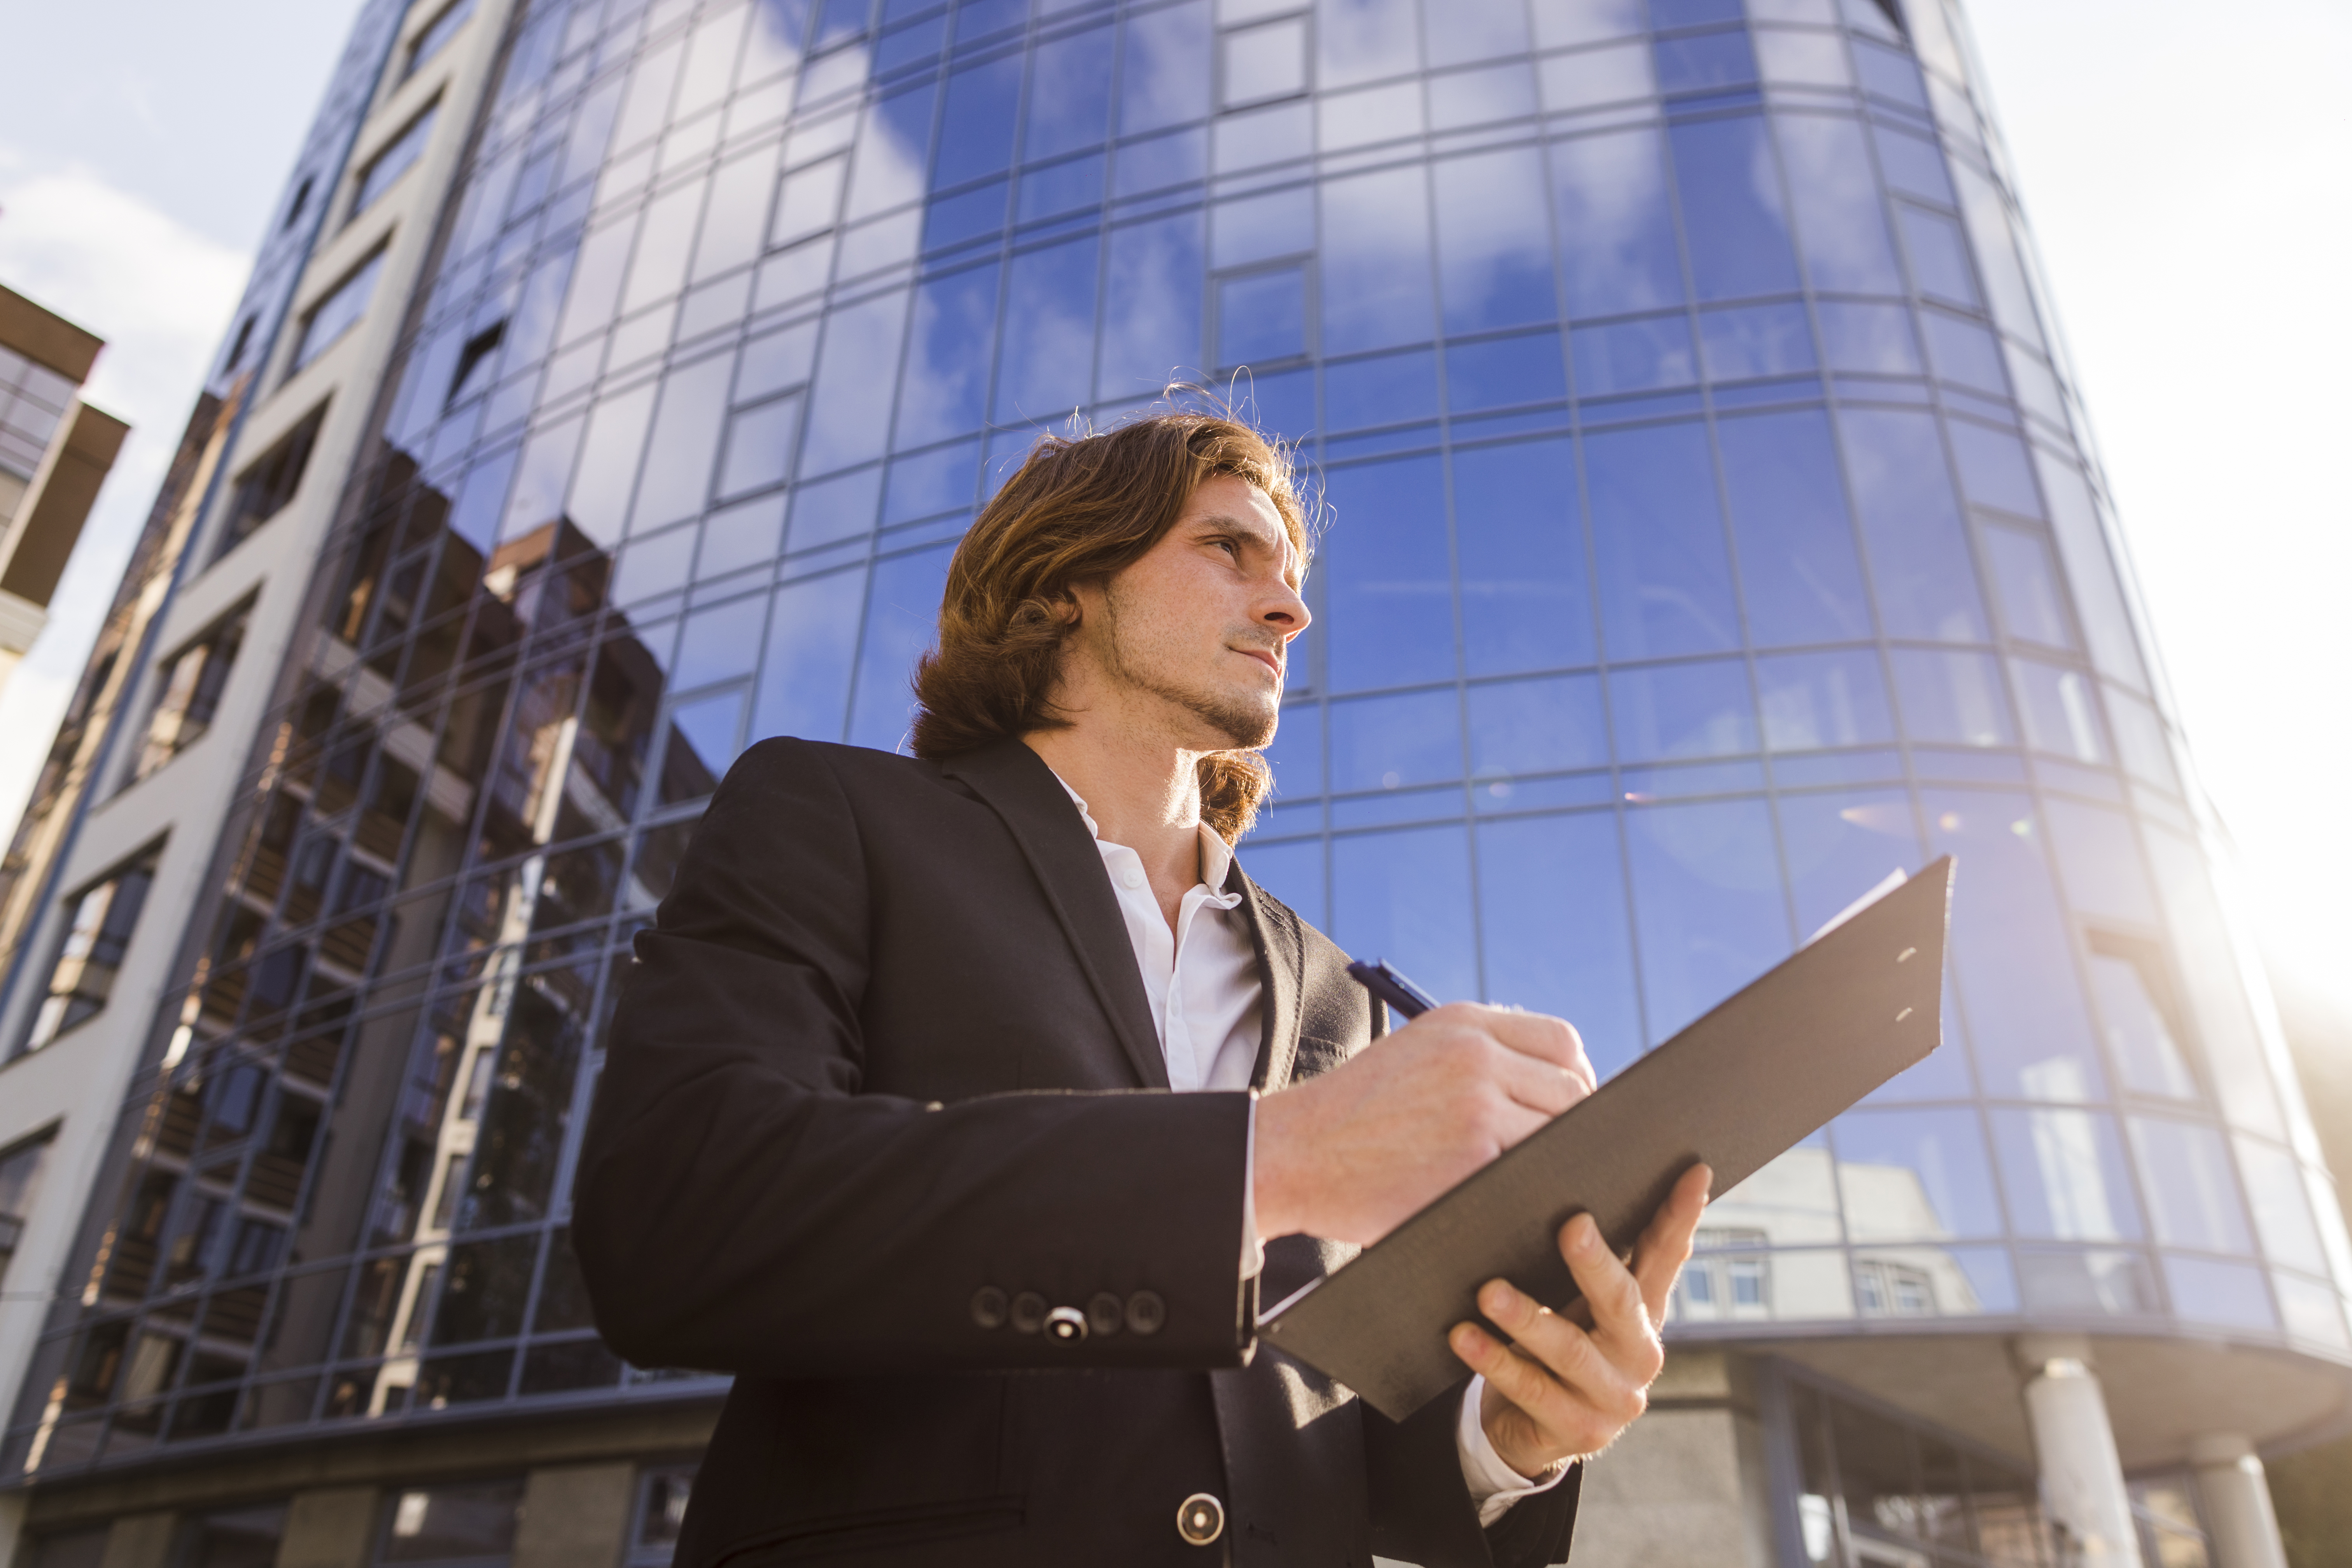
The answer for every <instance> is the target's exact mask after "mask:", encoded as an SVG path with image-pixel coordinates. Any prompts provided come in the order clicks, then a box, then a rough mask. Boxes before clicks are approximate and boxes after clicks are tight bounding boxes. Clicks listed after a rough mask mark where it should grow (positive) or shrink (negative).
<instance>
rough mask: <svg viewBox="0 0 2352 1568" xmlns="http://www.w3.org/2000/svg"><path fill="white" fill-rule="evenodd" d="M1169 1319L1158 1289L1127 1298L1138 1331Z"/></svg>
mask: <svg viewBox="0 0 2352 1568" xmlns="http://www.w3.org/2000/svg"><path fill="white" fill-rule="evenodd" d="M1167 1321H1168V1303H1167V1302H1165V1301H1163V1300H1160V1293H1159V1292H1158V1291H1156V1290H1138V1291H1137V1292H1136V1293H1135V1294H1134V1295H1132V1296H1129V1298H1128V1299H1127V1326H1128V1327H1129V1328H1130V1329H1132V1330H1134V1331H1136V1332H1137V1333H1139V1334H1142V1335H1145V1336H1146V1337H1149V1336H1150V1335H1152V1334H1156V1333H1158V1332H1159V1331H1160V1329H1161V1328H1162V1327H1163V1326H1164V1325H1165V1324H1166V1323H1167ZM1210 1501H1211V1502H1214V1501H1216V1499H1214V1498H1211V1499H1210ZM1220 1517H1222V1516H1220Z"/></svg>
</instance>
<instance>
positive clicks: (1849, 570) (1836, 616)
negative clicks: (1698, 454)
mask: <svg viewBox="0 0 2352 1568" xmlns="http://www.w3.org/2000/svg"><path fill="white" fill-rule="evenodd" d="M1716 439H1717V444H1718V446H1719V447H1720V449H1721V451H1722V453H1723V475H1724V483H1725V486H1726V488H1727V489H1728V491H1729V492H1730V498H1731V527H1732V532H1733V535H1734V537H1735V538H1737V539H1738V543H1739V578H1740V583H1741V585H1742V586H1744V587H1745V588H1746V589H1747V591H1748V593H1747V601H1748V636H1749V637H1750V638H1751V639H1752V640H1753V641H1754V642H1756V643H1757V644H1758V645H1759V646H1761V647H1772V646H1774V645H1775V644H1780V643H1816V642H1843V641H1847V640H1850V639H1853V638H1857V637H1869V636H1870V635H1871V630H1872V627H1871V617H1870V603H1869V598H1868V595H1865V594H1864V592H1863V586H1862V563H1860V562H1859V561H1858V560H1856V559H1855V557H1854V548H1853V523H1852V521H1850V520H1849V519H1848V518H1847V516H1846V507H1845V490H1844V487H1843V485H1842V484H1841V483H1840V482H1839V479H1838V468H1837V454H1836V452H1835V450H1834V449H1833V447H1832V445H1831V441H1830V426H1829V418H1828V416H1826V415H1823V414H1820V413H1804V414H1771V415H1765V416H1756V417H1749V418H1743V419H1726V420H1724V421H1722V422H1721V423H1720V424H1719V425H1718V426H1717V429H1716Z"/></svg>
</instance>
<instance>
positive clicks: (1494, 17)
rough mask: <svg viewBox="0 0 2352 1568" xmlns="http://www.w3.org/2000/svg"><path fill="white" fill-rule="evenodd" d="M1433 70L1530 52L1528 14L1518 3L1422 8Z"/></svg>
mask: <svg viewBox="0 0 2352 1568" xmlns="http://www.w3.org/2000/svg"><path fill="white" fill-rule="evenodd" d="M1422 26H1423V37H1424V41H1425V42H1426V43H1427V45H1428V47H1429V63H1430V66H1431V68H1433V69H1438V68H1444V67H1446V66H1451V65H1460V64H1462V63H1464V62H1465V61H1467V60H1492V59H1500V58H1503V57H1504V56H1506V55H1523V54H1525V53H1527V52H1528V13H1527V8H1526V7H1525V6H1524V5H1520V4H1519V3H1518V0H1450V3H1449V4H1448V5H1445V6H1444V8H1443V9H1440V8H1438V7H1434V6H1428V7H1424V8H1423V17H1422Z"/></svg>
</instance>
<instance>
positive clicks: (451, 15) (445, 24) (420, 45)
mask: <svg viewBox="0 0 2352 1568" xmlns="http://www.w3.org/2000/svg"><path fill="white" fill-rule="evenodd" d="M473 14H474V0H455V4H453V5H449V6H448V7H447V8H446V9H445V10H444V11H443V12H442V13H441V15H439V16H436V17H434V18H433V20H432V21H430V22H428V23H426V24H425V31H423V32H422V33H419V34H418V35H417V36H416V43H415V47H412V48H410V50H409V51H408V68H407V69H406V70H404V71H403V72H402V73H401V80H403V81H406V80H407V79H409V78H410V77H413V76H415V74H416V72H417V70H418V68H421V67H422V66H423V65H424V64H425V61H427V60H429V59H431V58H433V57H434V56H435V55H437V54H439V53H440V52H441V48H442V46H443V45H445V44H446V43H447V42H448V41H449V39H450V38H451V37H453V36H454V35H455V34H456V33H457V29H458V28H460V27H462V26H465V25H466V18H467V17H468V16H472V15H473Z"/></svg>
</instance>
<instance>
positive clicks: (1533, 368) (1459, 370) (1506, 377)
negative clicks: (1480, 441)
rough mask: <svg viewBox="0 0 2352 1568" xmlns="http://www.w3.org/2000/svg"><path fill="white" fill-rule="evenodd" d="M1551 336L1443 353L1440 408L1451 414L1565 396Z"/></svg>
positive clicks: (1453, 347) (1564, 371)
mask: <svg viewBox="0 0 2352 1568" xmlns="http://www.w3.org/2000/svg"><path fill="white" fill-rule="evenodd" d="M1559 348H1560V344H1559V334H1558V333H1556V332H1541V333H1537V334H1533V335H1530V336H1526V337H1517V338H1496V339H1492V340H1489V341H1488V342H1482V343H1453V344H1449V345H1448V346H1447V348H1446V351H1445V394H1446V397H1445V400H1446V404H1447V405H1448V406H1450V407H1451V408H1452V409H1453V410H1454V413H1455V414H1456V415H1462V414H1469V413H1474V412H1477V411H1479V410H1483V409H1488V408H1507V407H1510V406H1511V405H1515V404H1523V403H1559V402H1562V401H1565V400H1566V398H1567V396H1568V367H1567V363H1566V362H1565V361H1564V360H1563V359H1562V357H1561V355H1560V352H1559Z"/></svg>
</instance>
